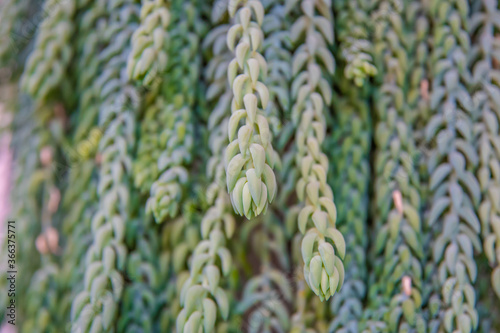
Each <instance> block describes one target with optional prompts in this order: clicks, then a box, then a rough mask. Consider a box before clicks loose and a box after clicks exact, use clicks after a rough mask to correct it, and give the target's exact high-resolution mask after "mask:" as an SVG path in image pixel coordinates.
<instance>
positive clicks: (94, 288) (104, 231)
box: [71, 0, 139, 332]
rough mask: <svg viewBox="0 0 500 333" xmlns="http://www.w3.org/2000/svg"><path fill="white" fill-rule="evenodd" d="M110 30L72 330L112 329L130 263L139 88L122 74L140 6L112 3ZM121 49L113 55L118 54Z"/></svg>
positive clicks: (110, 6)
mask: <svg viewBox="0 0 500 333" xmlns="http://www.w3.org/2000/svg"><path fill="white" fill-rule="evenodd" d="M107 10H108V11H109V13H111V14H110V17H109V26H108V28H109V29H111V30H112V31H113V37H112V38H111V40H110V42H109V45H107V47H106V48H105V49H104V50H103V51H102V57H104V58H106V62H105V64H106V65H107V68H106V70H104V71H103V72H101V74H100V76H99V81H100V82H101V83H103V84H105V85H106V86H107V87H109V89H104V90H102V91H101V93H100V96H99V125H100V127H101V128H102V129H103V135H102V139H101V141H100V144H99V150H98V153H99V154H100V156H101V157H100V159H101V164H100V170H99V180H98V189H97V193H98V199H99V208H98V210H97V212H96V214H95V215H94V217H93V219H92V234H93V243H92V246H91V247H90V248H89V249H88V251H87V255H86V260H87V261H86V265H87V268H86V271H85V277H84V290H83V291H82V292H80V293H79V294H78V295H77V296H76V297H75V299H74V301H73V306H72V309H71V318H72V326H73V329H79V330H81V331H82V332H87V331H94V330H95V331H105V332H107V331H111V330H112V329H113V325H114V320H115V318H116V315H117V310H118V303H119V302H120V300H121V297H122V291H123V288H124V279H123V273H124V271H125V264H126V259H127V248H126V246H125V240H124V238H125V233H126V228H127V221H128V219H129V218H130V213H131V212H130V210H131V207H130V198H129V182H130V181H129V178H130V176H129V175H130V172H131V170H130V168H131V160H130V158H131V156H130V150H131V149H132V147H133V143H134V134H135V114H136V112H137V109H138V106H139V101H138V93H137V92H136V90H135V89H134V88H133V87H132V86H130V85H128V84H127V78H126V77H125V75H123V74H124V73H123V72H122V68H123V67H124V66H125V64H126V60H127V56H128V54H129V40H130V38H131V35H132V33H133V31H134V28H135V24H134V23H135V22H136V21H137V19H138V14H139V13H138V12H139V9H138V7H137V6H136V5H135V4H134V3H133V2H132V1H127V0H123V1H121V2H119V3H108V7H107ZM117 49H118V50H121V51H120V52H115V51H114V50H117Z"/></svg>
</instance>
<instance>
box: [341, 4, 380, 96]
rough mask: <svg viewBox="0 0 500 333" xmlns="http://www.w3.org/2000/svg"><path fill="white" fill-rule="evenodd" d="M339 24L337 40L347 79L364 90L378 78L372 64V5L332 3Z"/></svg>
mask: <svg viewBox="0 0 500 333" xmlns="http://www.w3.org/2000/svg"><path fill="white" fill-rule="evenodd" d="M333 6H334V10H335V13H336V23H337V25H338V26H339V28H337V29H335V31H337V39H338V41H339V46H340V49H341V51H340V53H341V56H342V58H343V59H344V60H345V62H346V65H345V68H344V75H345V77H346V78H347V79H349V80H353V81H354V84H355V85H356V86H358V87H361V86H363V85H364V84H365V81H366V80H368V79H369V78H370V77H371V76H374V75H376V74H377V68H376V67H375V66H374V64H373V57H372V56H373V45H372V36H370V32H371V30H372V29H373V26H372V24H371V20H370V12H371V10H372V8H371V7H372V6H373V4H372V2H371V1H367V0H354V1H349V0H341V1H334V2H333Z"/></svg>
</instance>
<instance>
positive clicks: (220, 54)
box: [176, 13, 235, 333]
mask: <svg viewBox="0 0 500 333" xmlns="http://www.w3.org/2000/svg"><path fill="white" fill-rule="evenodd" d="M215 14H216V13H215ZM223 19H224V16H215V15H213V17H212V23H213V24H214V25H215V27H214V28H213V29H212V30H211V31H210V32H208V34H207V35H206V37H205V39H204V40H203V48H204V51H205V53H206V54H207V55H208V59H209V61H208V65H207V71H206V72H205V80H206V82H207V84H208V87H207V91H206V96H205V98H206V100H207V102H208V106H207V107H208V108H209V109H210V110H212V111H211V113H210V116H209V118H208V129H209V138H208V146H209V150H210V154H211V155H210V159H209V160H208V163H207V177H208V180H209V182H210V185H209V186H208V189H207V193H206V197H207V202H208V204H209V205H210V207H209V208H208V210H206V212H205V213H204V215H203V217H202V220H201V236H202V241H200V243H199V244H198V245H197V246H196V248H195V250H194V252H193V255H192V257H191V268H190V270H189V277H188V279H187V280H186V281H185V282H184V284H183V286H182V290H181V294H180V304H181V306H182V310H181V311H180V312H179V314H178V317H177V322H176V327H177V332H185V333H189V332H192V331H195V330H196V328H197V327H198V328H199V327H203V332H206V333H208V332H212V331H213V330H214V328H215V325H216V321H217V316H218V314H220V316H221V317H222V319H223V320H224V321H225V320H227V319H228V316H229V298H228V295H227V292H226V291H225V290H224V289H223V287H222V286H221V285H222V282H223V281H224V280H225V279H226V278H227V277H228V274H229V272H230V271H231V269H232V256H231V253H230V252H229V250H228V248H227V241H228V240H229V239H230V238H231V237H232V234H233V233H234V229H235V219H234V216H233V214H232V210H231V206H230V199H229V196H228V195H227V192H226V190H225V184H224V160H223V156H224V150H225V148H226V146H227V143H228V141H227V124H228V119H229V114H230V102H231V98H232V93H231V91H230V90H229V89H228V84H227V80H226V76H225V75H224V72H225V71H226V69H227V67H228V65H229V61H230V60H231V54H230V52H229V50H228V49H227V48H226V47H225V39H226V34H227V31H228V29H229V25H227V24H220V21H221V20H223ZM221 45H222V47H220V46H221Z"/></svg>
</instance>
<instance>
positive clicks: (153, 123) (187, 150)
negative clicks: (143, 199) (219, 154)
mask: <svg viewBox="0 0 500 333" xmlns="http://www.w3.org/2000/svg"><path fill="white" fill-rule="evenodd" d="M174 7H179V8H176V9H175V11H174V12H173V15H172V16H173V17H174V24H173V28H172V30H171V32H170V34H171V37H170V39H171V42H170V44H171V45H170V50H169V53H170V54H171V55H170V63H169V66H168V70H169V73H170V75H169V76H168V77H167V78H166V80H165V82H164V86H163V87H162V89H161V91H160V92H159V93H160V94H161V93H162V92H165V94H164V95H166V96H169V98H168V99H167V100H163V98H162V97H159V98H158V99H157V100H152V103H153V105H152V106H151V107H150V108H149V109H148V111H147V112H148V114H147V115H146V116H147V117H148V118H147V122H146V123H144V126H148V127H149V129H150V131H151V130H152V131H151V132H152V134H148V133H144V134H145V135H144V139H143V140H141V143H144V145H143V146H142V145H141V146H140V147H139V149H140V152H139V153H140V154H142V155H144V158H145V159H146V160H145V161H138V164H137V166H136V170H137V172H138V174H137V176H138V178H136V184H137V183H142V184H143V185H145V187H147V188H148V189H149V188H150V198H149V200H148V201H147V205H146V210H147V211H148V212H152V213H153V215H154V217H155V219H156V221H157V222H162V221H164V220H165V218H166V217H171V218H172V217H176V216H177V214H178V213H179V208H180V205H181V202H182V200H183V199H184V198H185V192H186V191H187V185H188V182H189V180H190V177H189V172H188V169H187V168H188V167H189V166H190V164H191V162H192V159H193V147H194V124H193V121H194V105H195V103H194V102H195V98H194V97H195V92H196V89H195V87H196V84H197V82H198V80H199V78H200V62H201V57H200V55H199V53H198V45H199V43H200V37H203V35H204V31H205V30H206V27H205V25H204V22H203V20H201V18H200V15H199V14H200V13H199V12H200V11H199V9H198V8H197V6H196V4H183V3H182V2H181V3H180V4H179V5H177V6H174ZM174 7H173V8H174ZM167 92H168V94H167ZM154 113H156V115H154ZM152 117H155V118H159V119H151V118H152ZM145 129H146V128H145ZM149 129H146V130H149ZM141 143H140V144H141ZM153 145H156V147H154V146H153ZM142 149H145V150H144V151H141V150H142ZM151 153H152V154H153V156H157V158H156V159H155V160H153V161H151V162H152V163H154V164H155V167H154V168H153V170H152V168H151V167H147V164H149V163H151V162H149V160H150V159H151ZM141 157H142V156H141ZM144 166H146V168H144ZM150 170H152V171H154V172H153V175H157V174H158V173H159V172H161V174H159V175H158V176H156V177H154V180H155V181H154V183H153V184H152V185H150V184H148V182H143V181H142V179H144V178H145V177H148V178H150V177H151V175H150V174H148V173H147V172H148V171H150ZM156 170H158V171H156Z"/></svg>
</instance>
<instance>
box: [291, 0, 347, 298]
mask: <svg viewBox="0 0 500 333" xmlns="http://www.w3.org/2000/svg"><path fill="white" fill-rule="evenodd" d="M300 6H301V10H302V16H301V17H300V18H298V19H297V20H296V21H295V23H294V25H293V26H292V27H291V38H292V40H293V41H294V42H295V43H300V44H298V45H300V46H299V47H298V48H297V50H296V52H295V53H294V56H293V67H292V73H293V76H294V79H293V83H292V99H293V101H294V104H293V107H292V120H293V121H294V122H295V124H296V134H295V140H296V147H297V148H296V149H297V152H296V156H295V164H296V168H297V169H299V170H300V179H299V180H298V182H297V186H296V189H297V196H298V199H299V201H300V202H301V204H302V207H301V211H300V213H299V216H298V226H299V230H300V232H301V233H302V234H305V237H304V239H303V241H302V256H303V259H304V277H305V279H306V282H307V284H308V285H309V287H311V289H312V290H313V291H314V293H315V294H316V295H318V296H319V297H320V299H321V300H324V299H326V300H328V299H329V298H330V296H332V295H333V294H335V292H336V291H338V290H340V288H341V287H342V284H343V281H344V266H343V263H342V260H343V259H344V256H345V242H344V238H343V236H342V234H340V232H339V231H338V230H337V229H336V227H335V223H336V219H337V209H336V207H335V204H334V202H333V193H332V190H331V188H330V186H329V185H328V184H327V172H328V157H327V156H326V155H325V154H324V153H323V152H322V151H321V146H322V143H323V141H324V139H325V135H326V127H325V111H326V110H327V108H328V107H329V106H330V105H331V101H332V92H331V89H332V87H331V84H330V83H329V81H328V79H327V77H328V76H331V75H333V73H334V68H335V67H334V66H335V63H334V59H333V56H332V54H331V53H330V50H329V49H328V45H331V44H332V43H333V25H332V22H331V19H332V14H331V8H330V6H329V5H328V3H327V2H324V1H322V0H314V1H313V0H304V1H302V2H301V4H300ZM316 11H317V13H316ZM322 72H323V73H322ZM309 222H312V227H310V228H308V229H306V228H307V225H308V224H310V223H309ZM306 231H307V232H306Z"/></svg>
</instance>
